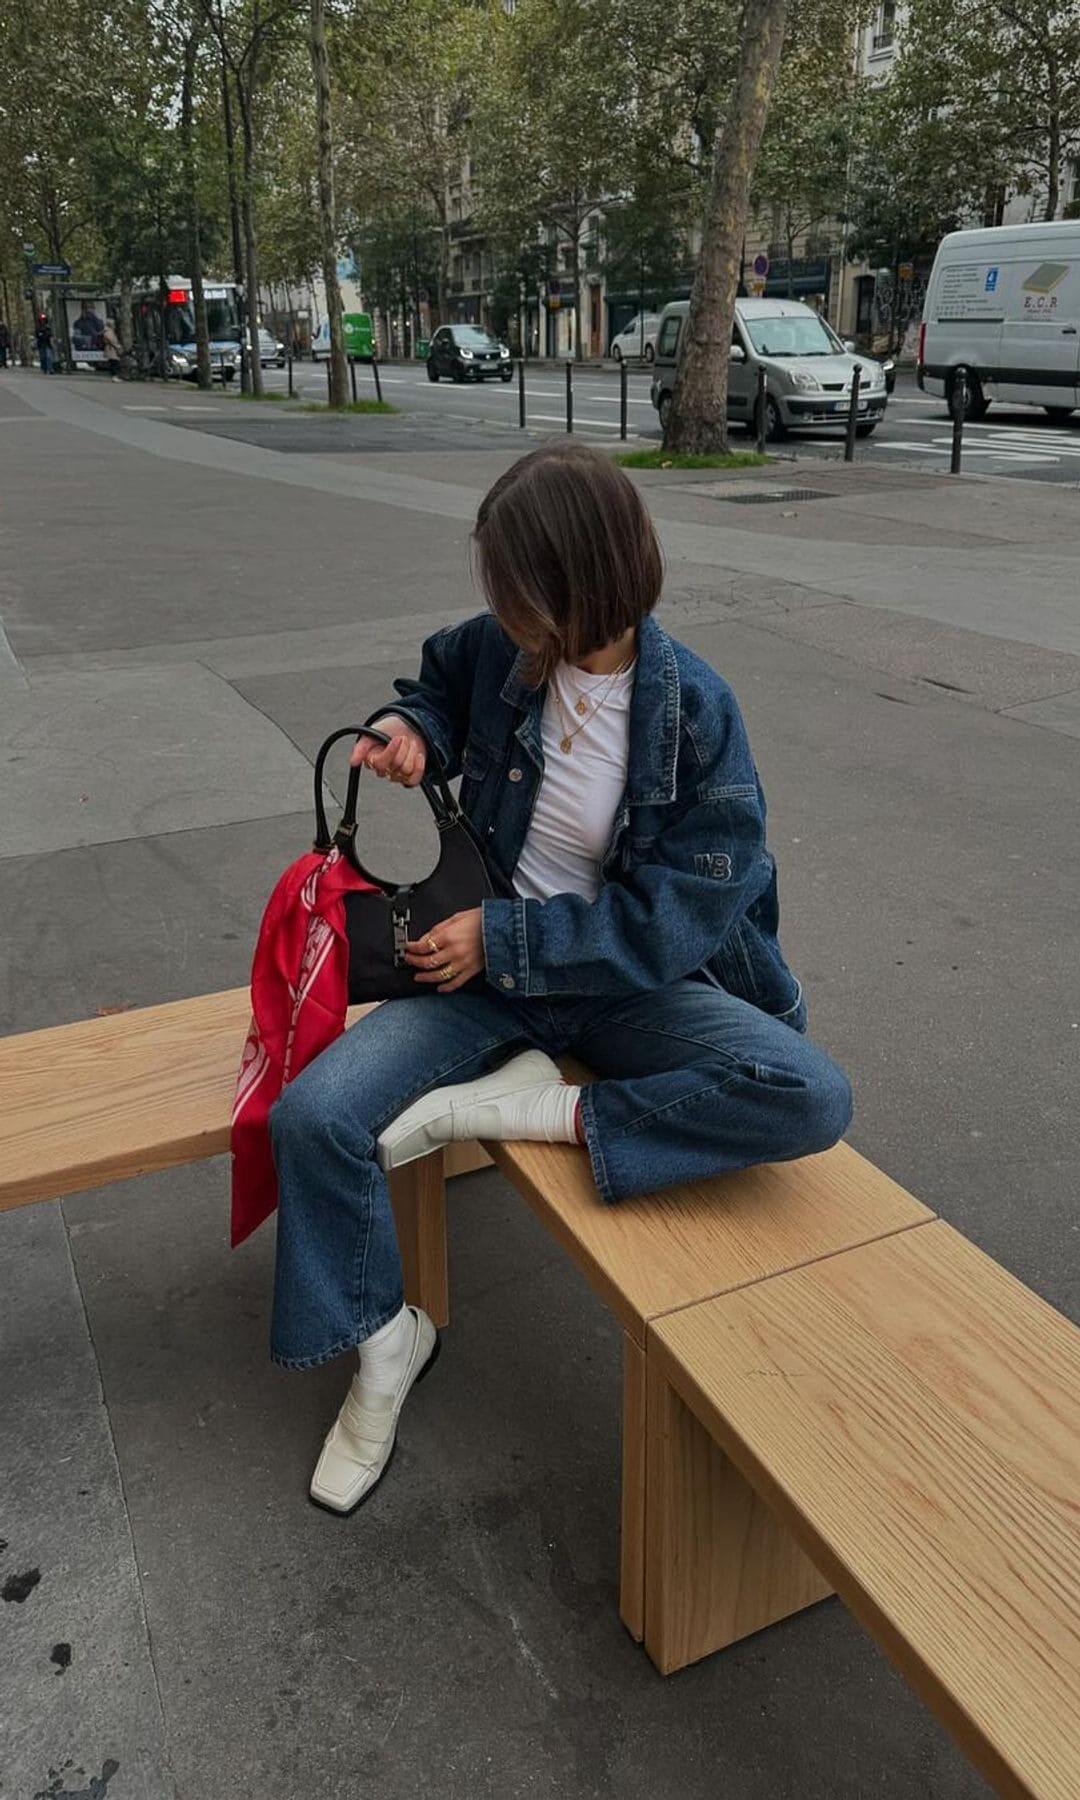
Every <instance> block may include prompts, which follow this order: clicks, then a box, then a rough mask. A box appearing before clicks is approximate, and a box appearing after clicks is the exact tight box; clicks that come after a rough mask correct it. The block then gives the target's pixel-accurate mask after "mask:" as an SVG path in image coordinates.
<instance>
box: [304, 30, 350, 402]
mask: <svg viewBox="0 0 1080 1800" xmlns="http://www.w3.org/2000/svg"><path fill="white" fill-rule="evenodd" d="M311 68H312V73H313V75H314V77H315V128H316V136H317V140H318V159H319V249H320V252H321V255H322V272H323V285H324V287H325V288H326V311H327V315H328V317H329V320H330V404H331V406H338V407H341V406H345V405H346V404H347V402H348V398H349V376H348V369H347V367H346V363H345V337H344V333H343V331H342V325H341V291H340V289H339V287H338V278H337V227H336V224H335V219H334V141H333V133H332V130H331V118H330V65H329V63H328V61H327V56H326V14H325V10H324V0H311Z"/></svg>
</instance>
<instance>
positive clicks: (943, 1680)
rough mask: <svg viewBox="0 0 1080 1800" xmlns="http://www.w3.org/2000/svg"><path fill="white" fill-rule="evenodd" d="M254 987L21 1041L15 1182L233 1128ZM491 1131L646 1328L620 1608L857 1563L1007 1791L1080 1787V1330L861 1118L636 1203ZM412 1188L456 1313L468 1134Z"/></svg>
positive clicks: (422, 1271)
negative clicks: (450, 1240)
mask: <svg viewBox="0 0 1080 1800" xmlns="http://www.w3.org/2000/svg"><path fill="white" fill-rule="evenodd" d="M247 1015H248V998H247V992H246V990H245V989H236V990H233V991H231V992H229V993H224V994H215V995H205V996H201V997H199V998H197V999H194V1000H189V1001H182V1002H178V1003H175V1004H172V1005H168V1006H161V1007H149V1008H145V1009H142V1010H140V1011H138V1012H131V1013H125V1014H121V1015H118V1016H113V1017H110V1018H106V1019H97V1020H88V1021H83V1022H81V1023H79V1024H76V1025H71V1026H62V1027H59V1028H56V1029H54V1030H50V1031H42V1032H33V1033H30V1034H28V1035H26V1036H24V1037H21V1038H9V1039H6V1040H0V1093H2V1094H3V1095H4V1097H5V1106H4V1110H3V1116H2V1118H0V1208H3V1207H5V1206H15V1205H20V1204H25V1203H28V1202H30V1201H34V1200H38V1199H43V1198H47V1197H51V1196H56V1195H59V1194H64V1193H71V1192H73V1191H76V1190H78V1189H83V1188H87V1187H91V1186H95V1185H100V1184H102V1183H104V1182H109V1181H115V1180H119V1179H121V1178H123V1177H125V1176H129V1175H135V1174H140V1173H144V1172H146V1171H148V1170H151V1169H159V1168H164V1167H167V1166H169V1165H170V1164H175V1163H180V1162H187V1161H191V1160H195V1159H197V1158H200V1157H204V1156H212V1155H216V1154H218V1153H220V1152H222V1151H224V1150H226V1149H227V1147H228V1115H229V1108H230V1102H231V1096H232V1087H233V1081H234V1077H235V1071H236V1064H237V1059H238V1054H239V1047H240V1044H241V1042H242V1039H243V1034H244V1030H245V1028H246V1023H247ZM487 1148H488V1150H489V1152H490V1155H491V1157H492V1158H493V1160H494V1161H495V1162H496V1164H497V1166H498V1167H499V1169H500V1170H501V1171H502V1173H503V1174H504V1175H505V1176H506V1178H507V1179H508V1180H509V1181H510V1182H511V1183H512V1185H513V1186H514V1187H515V1188H516V1189H517V1190H518V1192H519V1193H520V1194H521V1195H522V1196H523V1197H524V1199H525V1200H526V1201H527V1202H528V1204H529V1205H530V1207H531V1208H532V1210H533V1211H534V1212H535V1214H536V1215H537V1217H538V1218H539V1219H540V1220H541V1221H542V1223H543V1224H544V1225H545V1227H546V1228H547V1229H548V1230H549V1231H550V1232H551V1233H552V1235H553V1236H554V1237H555V1238H556V1240H557V1241H558V1242H559V1243H560V1244H562V1246H563V1248H564V1249H565V1250H566V1252H567V1253H568V1255H569V1256H570V1258H571V1260H572V1261H573V1262H574V1264H575V1265H576V1266H577V1267H578V1269H580V1271H581V1272H582V1273H583V1275H584V1276H585V1277H586V1279H587V1280H588V1281H589V1283H590V1284H591V1286H592V1287H593V1289H594V1290H595V1291H596V1293H597V1294H598V1295H599V1296H600V1298H601V1299H602V1300H603V1301H604V1303H605V1304H606V1305H607V1306H608V1307H609V1308H610V1309H611V1310H612V1312H613V1313H614V1314H615V1316H616V1318H617V1319H618V1321H619V1323H620V1325H621V1326H622V1329H623V1342H624V1398H623V1474H622V1545H621V1582H620V1611H621V1614H622V1617H623V1620H624V1621H625V1623H626V1625H627V1627H628V1628H629V1630H630V1631H631V1632H632V1633H633V1634H634V1636H635V1637H637V1638H639V1639H641V1638H643V1639H644V1642H645V1647H646V1649H647V1651H648V1653H649V1655H650V1656H651V1657H652V1659H653V1661H654V1663H655V1664H656V1666H657V1667H658V1668H659V1669H660V1670H661V1671H663V1672H664V1673H668V1672H671V1671H672V1670H675V1669H678V1668H681V1667H683V1666H684V1665H685V1664H687V1663H689V1662H692V1661H694V1660H695V1659H696V1658H699V1657H701V1656H704V1655H707V1654H709V1653H710V1652H711V1651H713V1650H716V1649H718V1648H721V1647H722V1646H724V1645H726V1644H730V1643H732V1642H734V1641H735V1640H737V1639H739V1638H742V1637H745V1636H746V1635H748V1634H749V1633H750V1632H753V1631H756V1630H759V1629H760V1628H761V1627H762V1626H764V1625H767V1624H770V1623H772V1622H774V1621H776V1620H778V1619H781V1618H784V1617H786V1616H788V1615H789V1614H791V1613H793V1612H796V1611H798V1610H799V1609H800V1608H802V1607H805V1606H807V1605H810V1604H811V1603H813V1602H814V1601H816V1600H819V1599H822V1598H824V1597H825V1596H826V1595H827V1594H829V1593H830V1592H832V1591H833V1590H834V1589H835V1590H837V1591H838V1592H839V1593H840V1594H841V1596H842V1597H843V1598H844V1599H845V1600H847V1602H848V1604H849V1605H850V1606H851V1607H852V1610H853V1611H854V1612H855V1613H856V1615H857V1616H858V1617H859V1618H861V1619H862V1620H863V1622H864V1623H865V1624H867V1625H868V1627H869V1628H870V1629H871V1630H872V1631H873V1632H874V1634H875V1635H876V1636H877V1637H878V1638H879V1639H880V1641H881V1642H882V1643H883V1644H884V1645H885V1647H886V1649H888V1650H889V1651H891V1653H892V1654H893V1655H894V1656H895V1658H896V1660H897V1662H898V1663H899V1664H900V1666H901V1668H902V1669H903V1670H904V1672H905V1673H906V1674H908V1675H909V1676H910V1678H911V1679H912V1681H913V1682H914V1684H915V1685H916V1687H917V1688H918V1690H919V1692H920V1693H922V1694H923V1695H924V1697H925V1698H926V1699H927V1701H928V1702H929V1704H930V1705H931V1706H932V1707H933V1708H934V1710H935V1711H936V1712H937V1713H938V1715H939V1717H941V1718H942V1719H943V1720H944V1722H945V1723H946V1724H947V1725H948V1726H949V1727H950V1728H951V1729H953V1730H954V1731H955V1732H956V1734H957V1735H958V1737H959V1738H960V1740H961V1742H962V1743H963V1744H964V1746H965V1747H966V1748H967V1749H968V1750H969V1752H970V1753H971V1754H972V1756H973V1757H974V1758H975V1760H976V1761H977V1762H978V1763H979V1765H980V1766H981V1767H983V1768H985V1769H986V1770H987V1771H988V1772H990V1773H991V1775H992V1778H993V1779H995V1780H998V1779H1002V1780H1005V1779H1006V1778H1007V1780H1008V1781H1012V1783H1013V1785H1012V1786H1009V1785H1006V1786H1004V1787H1003V1788H1002V1791H1003V1792H1007V1793H1025V1794H1027V1793H1031V1794H1039V1795H1043V1794H1046V1795H1054V1796H1057V1795H1059V1794H1060V1795H1062V1796H1064V1795H1065V1793H1066V1792H1068V1793H1069V1795H1070V1800H1072V1797H1074V1796H1075V1795H1076V1794H1077V1793H1080V1756H1074V1758H1073V1763H1072V1778H1073V1780H1072V1786H1071V1788H1068V1789H1066V1788H1064V1787H1061V1786H1060V1785H1054V1783H1053V1779H1051V1777H1050V1775H1049V1774H1048V1771H1054V1770H1058V1769H1060V1768H1061V1767H1062V1766H1063V1757H1064V1754H1065V1749H1066V1748H1067V1747H1068V1748H1070V1751H1071V1750H1072V1749H1075V1748H1076V1745H1075V1744H1073V1742H1072V1739H1071V1738H1069V1741H1068V1745H1067V1744H1066V1739H1067V1738H1068V1737H1069V1733H1071V1732H1073V1731H1075V1730H1076V1729H1077V1727H1076V1720H1077V1719H1078V1718H1080V1706H1078V1705H1076V1704H1075V1702H1076V1701H1077V1700H1078V1699H1080V1693H1078V1691H1077V1686H1076V1683H1077V1668H1078V1667H1080V1657H1078V1655H1077V1632H1078V1630H1080V1626H1078V1623H1077V1620H1078V1617H1080V1608H1078V1607H1077V1606H1076V1604H1075V1603H1076V1601H1077V1599H1078V1598H1080V1595H1078V1593H1077V1581H1078V1579H1080V1578H1078V1574H1077V1571H1078V1567H1080V1548H1078V1539H1077V1518H1078V1516H1080V1515H1078V1514H1077V1512H1076V1510H1075V1508H1076V1505H1077V1501H1076V1496H1077V1495H1080V1484H1078V1482H1077V1479H1076V1477H1077V1475H1078V1474H1080V1451H1078V1448H1077V1444H1078V1435H1077V1432H1076V1425H1077V1423H1078V1418H1077V1404H1078V1403H1077V1398H1076V1396H1077V1393H1078V1391H1080V1386H1078V1383H1077V1380H1076V1376H1077V1374H1078V1373H1080V1360H1078V1358H1080V1351H1078V1348H1077V1346H1078V1344H1080V1333H1078V1332H1076V1331H1075V1330H1074V1328H1073V1327H1072V1326H1071V1325H1069V1324H1068V1323H1067V1321H1065V1320H1063V1319H1061V1318H1060V1317H1059V1315H1057V1314H1056V1313H1054V1312H1053V1311H1052V1309H1050V1308H1048V1307H1046V1306H1044V1305H1043V1304H1042V1303H1041V1302H1040V1301H1038V1300H1037V1299H1036V1298H1035V1297H1034V1296H1033V1295H1030V1294H1028V1293H1027V1291H1026V1290H1025V1289H1023V1288H1022V1287H1020V1285H1019V1284H1018V1283H1016V1282H1014V1281H1013V1280H1012V1279H1011V1277H1009V1276H1007V1275H1006V1274H1005V1273H1004V1272H1003V1271H1002V1270H1000V1269H998V1268H997V1266H996V1265H995V1264H993V1263H992V1262H990V1261H989V1259H988V1258H986V1257H983V1256H982V1255H981V1253H980V1252H978V1251H976V1250H975V1249H974V1247H973V1246H971V1245H969V1244H966V1243H965V1241H964V1240H963V1239H961V1238H959V1237H958V1236H957V1234H956V1233H955V1232H952V1231H951V1230H950V1229H949V1228H948V1227H947V1226H945V1225H943V1224H942V1223H941V1222H940V1221H936V1220H935V1219H934V1216H933V1214H932V1213H931V1212H930V1211H929V1210H928V1209H927V1208H926V1207H925V1206H922V1205H921V1204H920V1203H919V1202H918V1201H916V1200H914V1199H912V1197H911V1196H910V1195H909V1194H907V1193H905V1192H904V1190H903V1189H902V1188H900V1187H898V1186H897V1184H896V1183H895V1182H893V1181H891V1180H890V1179H889V1177H888V1176H886V1175H883V1174H882V1173H881V1172H880V1171H879V1170H877V1169H875V1168H874V1167H873V1165H872V1164H870V1163H868V1162H867V1161H866V1160H865V1159H864V1158H863V1157H861V1156H859V1155H858V1154H857V1153H856V1152H855V1151H854V1150H853V1149H851V1148H850V1146H848V1145H844V1144H841V1145H838V1146H837V1147H836V1148H835V1149H833V1150H831V1151H828V1152H827V1153H825V1154H824V1155H822V1156H815V1157H810V1158H806V1159H804V1160H802V1161H800V1162H795V1163H783V1164H776V1165H767V1166H764V1167H759V1168H755V1169H749V1170H744V1171H741V1172H739V1173H738V1174H734V1175H731V1176H727V1177H725V1178H723V1179H722V1180H718V1181H714V1182H710V1183H707V1184H702V1185H697V1186H695V1185H688V1186H684V1187H680V1188H675V1189H670V1190H668V1191H666V1192H664V1193H663V1194H658V1195H652V1196H648V1197H645V1198H642V1199H639V1200H634V1201H630V1202H626V1203H624V1204H623V1205H621V1206H618V1207H607V1206H604V1205H603V1204H602V1203H601V1202H600V1200H599V1199H598V1196H597V1194H596V1191H595V1188H594V1186H593V1183H592V1180H591V1176H590V1174H589V1169H588V1163H587V1159H586V1157H585V1155H584V1153H583V1152H582V1151H580V1150H578V1149H576V1148H573V1147H571V1146H563V1145H535V1144H493V1145H490V1146H488V1147H487ZM486 1160H487V1159H486V1157H484V1156H483V1155H482V1154H481V1153H479V1152H478V1151H477V1150H476V1149H475V1148H474V1147H472V1146H462V1147H459V1148H458V1149H456V1150H455V1153H454V1155H453V1157H450V1156H448V1158H447V1162H446V1171H445V1172H448V1173H449V1172H454V1171H455V1170H457V1169H461V1168H467V1167H476V1166H478V1165H479V1163H480V1162H481V1161H486ZM392 1192H393V1199H394V1207H395V1214H396V1217H397V1221H398V1230H399V1237H400V1239H401V1248H402V1260H403V1263H404V1265H405V1273H406V1287H407V1291H408V1294H409V1298H410V1299H412V1300H414V1301H416V1302H417V1303H419V1304H421V1305H424V1306H425V1307H426V1308H427V1310H428V1311H429V1312H430V1313H431V1314H432V1316H433V1317H434V1318H435V1319H436V1321H437V1322H438V1323H440V1324H444V1323H446V1322H447V1319H448V1313H449V1294H448V1279H447V1260H446V1232H445V1198H444V1164H443V1159H442V1158H441V1157H431V1158H428V1159H427V1160H426V1161H425V1162H422V1163H417V1164H414V1165H412V1167H411V1168H409V1169H405V1170H402V1171H399V1172H398V1174H397V1175H396V1176H395V1178H394V1181H393V1184H392ZM958 1246H959V1248H958ZM1070 1382H1071V1393H1070ZM1058 1434H1060V1438H1061V1440H1062V1441H1061V1442H1059V1441H1058ZM999 1475H1000V1477H1001V1479H1000V1481H999V1480H998V1476H999ZM1070 1495H1071V1496H1072V1497H1073V1498H1072V1499H1071V1500H1070V1498H1069V1496H1070ZM1070 1506H1071V1507H1072V1508H1073V1509H1074V1510H1073V1511H1072V1513H1071V1537H1070V1536H1069V1530H1070V1512H1069V1509H1070ZM1010 1532H1011V1533H1014V1534H1015V1539H1016V1541H1015V1543H1014V1544H1013V1550H1014V1555H1013V1558H1012V1562H1011V1564H1009V1565H1008V1567H1009V1568H1011V1570H1012V1579H1011V1585H1010V1584H1006V1583H1005V1580H1004V1573H1006V1572H1007V1569H1006V1559H1007V1558H1008V1554H1009V1545H1008V1543H1007V1542H1005V1541H1004V1536H1003V1534H1007V1533H1010ZM935 1533H937V1534H938V1535H937V1537H936V1538H935ZM931 1538H934V1539H935V1552H934V1554H933V1555H931V1554H928V1553H927V1544H928V1541H929V1540H930V1539H931ZM991 1547H995V1549H996V1554H997V1556H998V1559H999V1560H998V1563H997V1564H996V1565H995V1568H996V1570H997V1573H996V1574H995V1573H991V1575H990V1577H989V1578H988V1579H987V1578H986V1569H987V1567H988V1566H989V1565H988V1564H987V1563H986V1558H988V1556H989V1552H990V1549H991ZM980 1559H983V1560H982V1562H980ZM980 1567H982V1569H983V1575H982V1577H980V1575H979V1570H980ZM1055 1571H1056V1573H1055ZM998 1575H1000V1576H1001V1579H1000V1580H999V1579H998ZM980 1583H981V1585H980ZM1055 1583H1056V1586H1055ZM1029 1587H1030V1594H1029V1595H1028V1598H1029V1599H1030V1606H1029V1607H1028V1609H1027V1610H1025V1609H1024V1605H1023V1604H1022V1602H1023V1601H1024V1599H1025V1594H1027V1591H1028V1588H1029ZM995 1597H996V1599H997V1600H998V1601H1000V1603H1001V1610H1000V1612H999V1614H997V1615H996V1629H997V1632H998V1635H997V1652H998V1663H997V1672H996V1673H995V1676H994V1679H993V1680H992V1681H986V1682H985V1683H984V1682H983V1681H982V1675H981V1671H982V1669H983V1668H984V1666H985V1664H984V1639H985V1638H987V1637H988V1636H990V1635H991V1634H992V1631H993V1629H994V1628H995V1624H994V1621H995V1614H994V1610H993V1609H994V1602H995ZM1070 1614H1071V1616H1070ZM1040 1654H1042V1655H1044V1656H1045V1657H1046V1658H1047V1659H1049V1660H1052V1661H1053V1662H1054V1663H1055V1664H1056V1666H1057V1668H1058V1670H1059V1674H1058V1676H1057V1677H1056V1678H1055V1679H1054V1680H1050V1679H1049V1678H1048V1679H1047V1680H1046V1682H1045V1683H1044V1688H1043V1692H1042V1694H1041V1696H1040V1705H1039V1707H1038V1708H1037V1709H1034V1708H1033V1709H1032V1711H1031V1713H1030V1718H1031V1720H1032V1721H1033V1724H1032V1728H1031V1731H1030V1737H1031V1740H1032V1743H1031V1745H1030V1746H1029V1754H1028V1757H1027V1762H1026V1764H1025V1763H1023V1762H1022V1761H1021V1747H1020V1746H1019V1745H1018V1742H1017V1740H1018V1737H1019V1736H1020V1724H1019V1720H1020V1717H1021V1714H1022V1712H1023V1706H1022V1704H1021V1703H1020V1701H1019V1700H1018V1699H1017V1695H1018V1694H1019V1693H1022V1692H1023V1691H1024V1690H1025V1689H1026V1687H1027V1686H1028V1685H1029V1683H1030V1685H1032V1686H1034V1685H1035V1673H1036V1668H1037V1661H1038V1657H1039V1655H1040ZM1066 1671H1067V1673H1066ZM1010 1684H1011V1699H1010V1701H1009V1704H1008V1705H1006V1704H1005V1700H1004V1698H1003V1697H1002V1693H1001V1690H1002V1688H1003V1687H1004V1686H1009V1685H1010ZM1066 1694H1068V1695H1071V1701H1070V1706H1071V1711H1070V1716H1069V1722H1068V1725H1067V1726H1066V1725H1064V1724H1062V1723H1061V1721H1060V1720H1059V1722H1058V1729H1057V1730H1056V1732H1055V1730H1054V1728H1053V1717H1054V1714H1055V1709H1056V1706H1057V1703H1058V1700H1059V1699H1063V1698H1064V1696H1065V1695H1066ZM1021 1767H1023V1768H1024V1770H1025V1774H1024V1777H1023V1779H1024V1780H1026V1781H1027V1782H1028V1785H1022V1784H1021V1785H1017V1781H1018V1780H1019V1777H1014V1775H1013V1774H1011V1773H1009V1771H1011V1770H1013V1769H1014V1768H1015V1769H1019V1768H1021ZM1040 1781H1041V1782H1042V1785H1039V1782H1040Z"/></svg>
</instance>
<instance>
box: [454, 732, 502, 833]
mask: <svg viewBox="0 0 1080 1800" xmlns="http://www.w3.org/2000/svg"><path fill="white" fill-rule="evenodd" d="M497 767H498V758H497V756H496V754H495V752H494V751H493V750H492V749H491V747H490V745H488V744H485V743H484V742H483V741H482V739H480V738H477V737H470V738H469V740H468V742H467V743H466V745H465V748H464V750H463V751H462V753H461V807H462V811H463V812H464V813H465V815H466V817H467V818H468V819H470V820H471V821H472V823H473V824H474V825H481V824H483V825H486V824H487V823H488V821H489V819H490V816H491V814H492V812H493V810H494V805H493V797H494V789H495V786H496V781H495V771H496V769H497Z"/></svg>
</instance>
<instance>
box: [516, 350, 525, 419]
mask: <svg viewBox="0 0 1080 1800" xmlns="http://www.w3.org/2000/svg"><path fill="white" fill-rule="evenodd" d="M518 424H519V425H520V427H521V429H522V431H524V429H525V358H524V357H523V356H521V357H519V358H518Z"/></svg>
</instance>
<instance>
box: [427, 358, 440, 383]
mask: <svg viewBox="0 0 1080 1800" xmlns="http://www.w3.org/2000/svg"><path fill="white" fill-rule="evenodd" d="M427 378H428V380H429V381H438V379H439V371H438V369H437V368H436V367H435V364H434V363H433V362H432V361H431V359H430V357H429V358H428V366H427Z"/></svg>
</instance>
